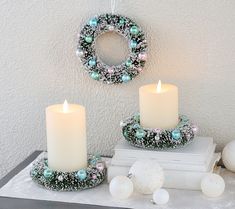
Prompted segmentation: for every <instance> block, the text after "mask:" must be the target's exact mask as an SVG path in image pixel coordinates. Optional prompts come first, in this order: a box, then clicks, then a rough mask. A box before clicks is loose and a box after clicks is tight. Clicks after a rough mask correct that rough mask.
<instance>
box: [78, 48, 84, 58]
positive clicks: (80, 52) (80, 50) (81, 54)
mask: <svg viewBox="0 0 235 209" xmlns="http://www.w3.org/2000/svg"><path fill="white" fill-rule="evenodd" d="M76 55H77V56H78V57H81V56H83V55H84V52H83V51H82V49H77V51H76Z"/></svg>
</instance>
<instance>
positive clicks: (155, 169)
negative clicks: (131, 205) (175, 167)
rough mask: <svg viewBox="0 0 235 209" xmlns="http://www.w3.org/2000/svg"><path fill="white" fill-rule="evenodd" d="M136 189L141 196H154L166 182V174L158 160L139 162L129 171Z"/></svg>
mask: <svg viewBox="0 0 235 209" xmlns="http://www.w3.org/2000/svg"><path fill="white" fill-rule="evenodd" d="M129 174H131V175H132V177H131V180H132V182H133V184H134V188H135V190H136V191H138V192H139V193H141V194H153V192H154V191H155V190H156V189H160V188H161V187H162V185H163V182H164V173H163V170H162V168H161V166H160V165H159V164H158V163H157V161H156V160H138V161H136V162H135V163H134V164H133V165H132V166H131V169H130V171H129Z"/></svg>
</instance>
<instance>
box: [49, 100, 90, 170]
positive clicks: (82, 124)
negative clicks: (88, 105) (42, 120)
mask: <svg viewBox="0 0 235 209" xmlns="http://www.w3.org/2000/svg"><path fill="white" fill-rule="evenodd" d="M46 126H47V151H48V166H49V168H50V169H52V170H57V171H63V172H66V171H68V172H71V171H76V170H79V169H81V168H86V167H87V147H86V115H85V108H84V107H83V106H81V105H77V104H68V103H67V101H66V100H65V102H64V104H58V105H52V106H49V107H47V108H46Z"/></svg>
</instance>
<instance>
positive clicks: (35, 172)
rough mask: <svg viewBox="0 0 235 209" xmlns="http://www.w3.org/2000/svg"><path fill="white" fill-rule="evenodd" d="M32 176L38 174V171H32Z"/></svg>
mask: <svg viewBox="0 0 235 209" xmlns="http://www.w3.org/2000/svg"><path fill="white" fill-rule="evenodd" d="M30 174H31V176H36V175H37V174H38V173H37V171H35V170H33V171H31V173H30Z"/></svg>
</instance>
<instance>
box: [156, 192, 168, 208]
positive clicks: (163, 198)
mask: <svg viewBox="0 0 235 209" xmlns="http://www.w3.org/2000/svg"><path fill="white" fill-rule="evenodd" d="M168 201H169V193H168V191H166V190H165V189H157V190H156V191H155V192H154V193H153V202H154V203H155V204H157V205H164V204H166V203H167V202H168Z"/></svg>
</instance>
